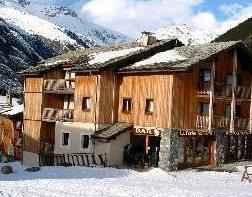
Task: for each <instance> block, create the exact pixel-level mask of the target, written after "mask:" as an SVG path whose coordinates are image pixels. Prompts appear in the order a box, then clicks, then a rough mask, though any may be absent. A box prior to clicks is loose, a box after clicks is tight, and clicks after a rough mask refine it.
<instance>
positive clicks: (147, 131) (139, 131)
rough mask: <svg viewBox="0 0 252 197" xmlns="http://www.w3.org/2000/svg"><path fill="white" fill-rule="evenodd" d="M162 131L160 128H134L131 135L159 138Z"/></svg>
mask: <svg viewBox="0 0 252 197" xmlns="http://www.w3.org/2000/svg"><path fill="white" fill-rule="evenodd" d="M162 131H164V130H163V129H160V128H155V127H134V130H133V133H134V134H135V135H152V136H159V135H160V134H161V132H162Z"/></svg>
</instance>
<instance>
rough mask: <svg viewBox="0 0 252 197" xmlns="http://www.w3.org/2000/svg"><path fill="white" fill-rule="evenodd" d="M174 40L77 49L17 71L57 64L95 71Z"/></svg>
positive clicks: (29, 72)
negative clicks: (146, 44) (148, 43)
mask: <svg viewBox="0 0 252 197" xmlns="http://www.w3.org/2000/svg"><path fill="white" fill-rule="evenodd" d="M175 42H178V41H177V40H176V39H171V40H163V41H160V42H158V43H156V44H154V45H149V46H142V45H141V44H140V43H138V42H134V43H130V44H120V45H110V46H106V47H95V48H90V49H79V50H76V51H72V52H68V53H65V54H62V55H59V56H56V57H54V58H50V59H47V60H46V61H42V62H40V63H39V64H38V65H37V66H35V67H30V68H28V69H27V70H24V71H21V72H19V75H24V76H25V75H38V74H40V73H41V72H43V71H47V70H50V69H52V68H56V67H59V66H61V67H71V68H72V69H73V70H74V71H82V70H90V71H91V70H92V71H97V70H99V69H101V68H104V67H106V66H109V65H111V64H113V65H114V64H116V63H117V62H120V61H123V60H127V59H128V58H131V57H133V56H137V55H138V56H139V55H140V56H141V54H142V53H145V52H146V51H151V50H152V49H155V48H157V47H162V46H164V45H167V44H171V43H175ZM178 43H179V42H178ZM144 57H145V56H144Z"/></svg>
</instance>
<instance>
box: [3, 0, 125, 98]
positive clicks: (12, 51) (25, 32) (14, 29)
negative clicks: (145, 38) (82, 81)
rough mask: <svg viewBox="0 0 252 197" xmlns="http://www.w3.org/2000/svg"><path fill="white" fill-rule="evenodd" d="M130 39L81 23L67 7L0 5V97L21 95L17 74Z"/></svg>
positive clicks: (23, 1) (22, 2)
mask: <svg viewBox="0 0 252 197" xmlns="http://www.w3.org/2000/svg"><path fill="white" fill-rule="evenodd" d="M128 40H129V38H128V37H126V36H124V35H121V34H118V33H116V32H113V31H110V30H107V29H105V28H103V27H100V26H97V25H94V24H92V23H88V22H86V21H82V20H80V19H79V18H78V16H77V14H76V13H75V12H74V11H72V10H70V9H68V8H66V7H52V6H49V7H47V6H42V5H40V4H35V3H31V2H29V1H27V0H17V1H15V0H9V1H0V93H2V94H3V93H4V92H5V91H6V90H7V89H8V88H9V87H11V88H12V90H13V92H15V93H16V94H20V93H21V92H22V81H21V80H20V79H18V78H17V77H16V75H15V73H16V72H17V71H20V70H22V69H25V68H28V67H29V66H34V65H36V64H37V63H38V62H39V61H41V60H43V59H47V58H50V57H53V56H56V55H59V54H61V53H64V52H68V51H70V50H75V49H78V48H89V47H92V46H100V45H105V44H111V43H118V42H119V43H120V42H127V41H128Z"/></svg>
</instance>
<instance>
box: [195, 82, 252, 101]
mask: <svg viewBox="0 0 252 197" xmlns="http://www.w3.org/2000/svg"><path fill="white" fill-rule="evenodd" d="M197 93H198V95H209V94H210V89H209V88H207V87H206V88H199V89H198V90H197ZM214 94H215V96H217V97H223V98H231V97H232V86H226V85H223V84H221V83H215V86H214ZM235 96H236V98H237V99H250V97H251V88H250V87H245V86H237V88H236V95H235Z"/></svg>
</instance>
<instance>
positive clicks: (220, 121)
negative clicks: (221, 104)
mask: <svg viewBox="0 0 252 197" xmlns="http://www.w3.org/2000/svg"><path fill="white" fill-rule="evenodd" d="M214 127H215V128H216V129H226V128H229V127H230V118H226V117H214Z"/></svg>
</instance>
